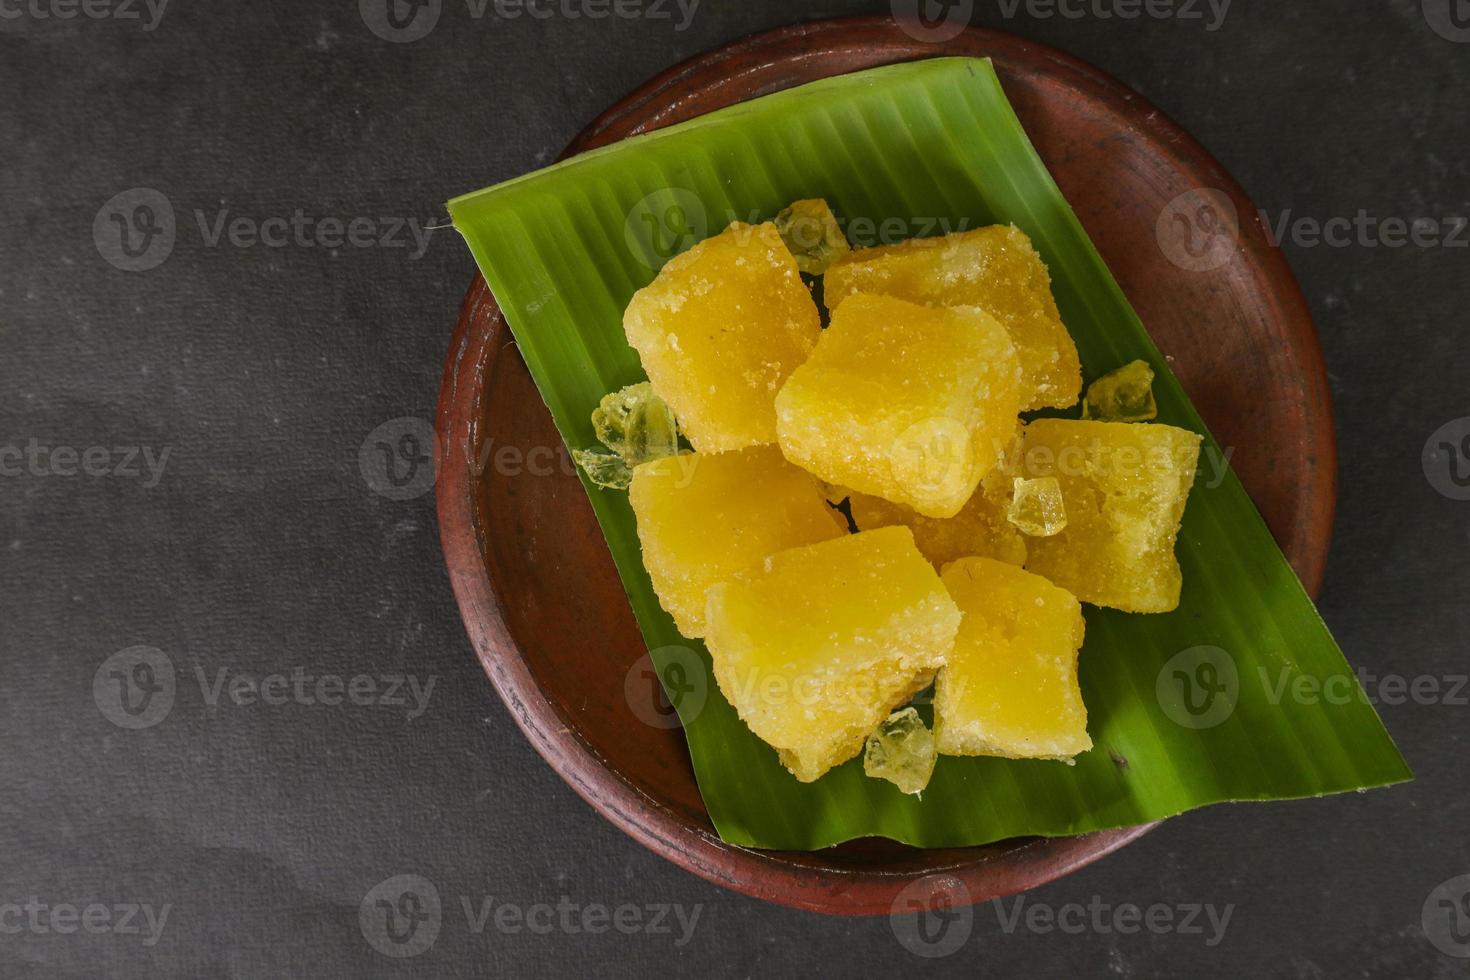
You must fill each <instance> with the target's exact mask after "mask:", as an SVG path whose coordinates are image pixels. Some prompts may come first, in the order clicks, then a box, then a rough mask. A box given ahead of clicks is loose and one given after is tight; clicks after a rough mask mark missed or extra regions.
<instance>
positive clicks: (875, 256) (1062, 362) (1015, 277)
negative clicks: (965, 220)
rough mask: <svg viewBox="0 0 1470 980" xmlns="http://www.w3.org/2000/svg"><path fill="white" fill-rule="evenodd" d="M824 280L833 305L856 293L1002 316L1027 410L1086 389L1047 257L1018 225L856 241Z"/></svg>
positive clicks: (1071, 401) (1062, 402) (1065, 403)
mask: <svg viewBox="0 0 1470 980" xmlns="http://www.w3.org/2000/svg"><path fill="white" fill-rule="evenodd" d="M823 282H824V286H823V288H824V290H825V298H826V303H827V305H828V307H830V308H833V309H836V308H837V307H838V306H839V305H840V304H841V303H842V302H843V301H844V300H845V299H846V298H847V297H848V296H851V295H853V294H854V293H883V294H885V295H889V296H896V297H898V298H900V299H906V300H909V301H911V302H914V303H927V304H930V305H938V306H977V307H979V308H980V309H982V310H985V311H986V312H987V313H989V314H991V315H992V316H994V317H995V318H996V319H997V320H999V321H1000V322H1001V324H1002V325H1003V326H1004V327H1005V328H1006V330H1008V331H1009V332H1010V335H1011V340H1012V341H1014V342H1015V345H1016V352H1017V354H1018V355H1019V357H1020V360H1021V408H1022V410H1023V411H1030V410H1031V409H1037V408H1067V407H1069V406H1071V405H1075V404H1076V403H1077V397H1078V395H1079V394H1080V392H1081V390H1082V366H1081V362H1080V361H1079V359H1078V356H1077V345H1076V343H1074V342H1073V340H1072V336H1071V334H1069V333H1068V332H1067V328H1066V327H1065V326H1063V325H1062V318H1061V313H1060V312H1059V311H1058V310H1057V304H1056V299H1055V298H1054V297H1053V296H1052V291H1051V275H1050V273H1048V272H1047V269H1046V264H1045V263H1044V262H1042V260H1041V256H1040V255H1038V254H1037V252H1036V249H1035V248H1034V247H1033V246H1032V244H1031V239H1029V238H1027V237H1026V234H1025V233H1024V232H1022V231H1021V230H1020V229H1018V228H1016V227H1014V226H1011V225H992V226H989V227H986V228H977V229H974V230H972V231H962V232H956V233H954V234H951V235H945V236H943V237H939V238H915V239H910V240H909V241H906V242H899V243H898V244H896V245H881V246H878V247H876V248H865V249H858V250H856V251H853V252H850V253H848V254H847V255H844V256H841V257H839V258H838V259H837V260H836V261H834V262H833V263H832V265H831V266H830V267H829V268H828V269H827V275H826V278H825V279H824V280H823Z"/></svg>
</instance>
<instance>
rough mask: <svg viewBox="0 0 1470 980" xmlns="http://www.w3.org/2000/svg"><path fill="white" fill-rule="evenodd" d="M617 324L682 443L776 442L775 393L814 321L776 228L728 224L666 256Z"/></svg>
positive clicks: (799, 356) (807, 347) (736, 445)
mask: <svg viewBox="0 0 1470 980" xmlns="http://www.w3.org/2000/svg"><path fill="white" fill-rule="evenodd" d="M623 329H624V332H625V333H626V334H627V338H628V343H629V344H631V345H632V346H633V347H634V349H636V350H637V351H638V356H639V359H640V360H641V361H642V363H643V370H644V371H645V372H646V373H647V374H648V379H649V380H650V381H651V382H653V386H654V388H655V389H656V390H657V391H658V393H659V394H660V395H661V396H662V397H663V399H664V401H666V402H667V403H668V405H669V407H670V408H671V409H673V411H674V415H676V416H677V417H678V419H679V425H680V427H681V428H682V430H683V432H684V435H685V436H686V437H687V438H688V439H689V442H690V444H691V445H692V446H693V447H694V448H695V449H696V450H698V451H699V452H722V451H725V450H730V449H743V448H745V447H746V446H756V445H763V444H769V443H773V442H775V441H776V419H775V408H774V401H775V397H776V392H777V391H778V390H780V388H781V384H782V383H783V382H784V381H785V380H786V378H787V376H789V375H790V374H791V372H792V370H793V369H795V368H796V366H797V365H798V364H801V363H802V362H803V361H804V360H806V358H807V355H808V354H810V353H811V350H812V348H813V346H815V344H816V342H817V337H818V336H819V335H820V334H821V322H820V317H819V315H818V312H817V306H816V303H815V302H814V301H813V300H812V297H811V294H810V293H809V292H807V288H806V286H805V285H804V284H803V283H802V281H801V276H800V275H799V274H798V273H797V267H796V259H795V258H793V257H792V255H791V253H790V252H788V251H787V249H786V245H785V243H784V242H783V241H782V240H781V235H780V234H779V233H778V232H777V230H776V226H775V225H774V224H773V223H769V222H768V223H766V224H763V225H746V224H741V223H739V222H736V223H735V224H733V225H731V226H730V227H729V228H728V229H726V230H725V231H724V232H723V233H721V234H719V235H716V236H715V237H713V238H710V239H707V240H705V241H703V242H700V243H699V244H698V245H695V246H694V247H693V248H691V249H690V250H689V251H687V252H684V253H683V254H681V255H678V256H675V257H674V258H673V259H672V260H670V261H669V263H668V264H667V265H665V266H664V267H663V269H662V270H661V271H660V272H659V274H658V277H657V278H655V279H654V281H653V283H652V284H651V285H649V286H647V287H646V288H644V289H641V290H639V291H638V292H637V293H636V294H635V295H634V296H633V300H632V302H631V303H629V304H628V308H627V310H626V311H625V312H624V314H623Z"/></svg>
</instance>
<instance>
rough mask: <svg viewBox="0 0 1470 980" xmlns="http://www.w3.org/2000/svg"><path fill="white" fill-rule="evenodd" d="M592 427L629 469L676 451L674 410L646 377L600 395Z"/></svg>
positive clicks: (675, 453) (671, 454) (676, 435)
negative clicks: (645, 379) (618, 389)
mask: <svg viewBox="0 0 1470 980" xmlns="http://www.w3.org/2000/svg"><path fill="white" fill-rule="evenodd" d="M592 427H593V429H595V430H596V431H597V438H598V439H599V440H601V441H602V444H603V445H604V446H606V447H607V448H609V449H611V450H612V451H613V452H615V453H617V454H618V455H619V456H621V457H622V458H623V461H624V462H625V463H627V464H628V467H629V468H630V469H631V468H632V467H635V466H637V465H638V464H640V463H646V462H648V461H649V460H654V459H663V458H664V457H665V456H674V455H677V454H678V452H679V427H678V424H677V423H676V422H675V421H674V413H673V412H671V411H670V410H669V406H668V405H665V404H664V400H663V399H662V398H660V397H659V396H658V395H657V394H656V393H655V392H654V390H653V385H651V384H649V383H648V382H647V381H644V382H642V383H640V384H636V385H629V386H628V387H626V388H624V389H623V390H621V391H615V392H613V393H612V394H610V395H604V396H603V399H602V402H601V403H600V404H599V405H598V406H597V409H596V411H594V412H593V413H592ZM579 462H580V461H579ZM623 485H624V486H627V484H626V483H624V484H623Z"/></svg>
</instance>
